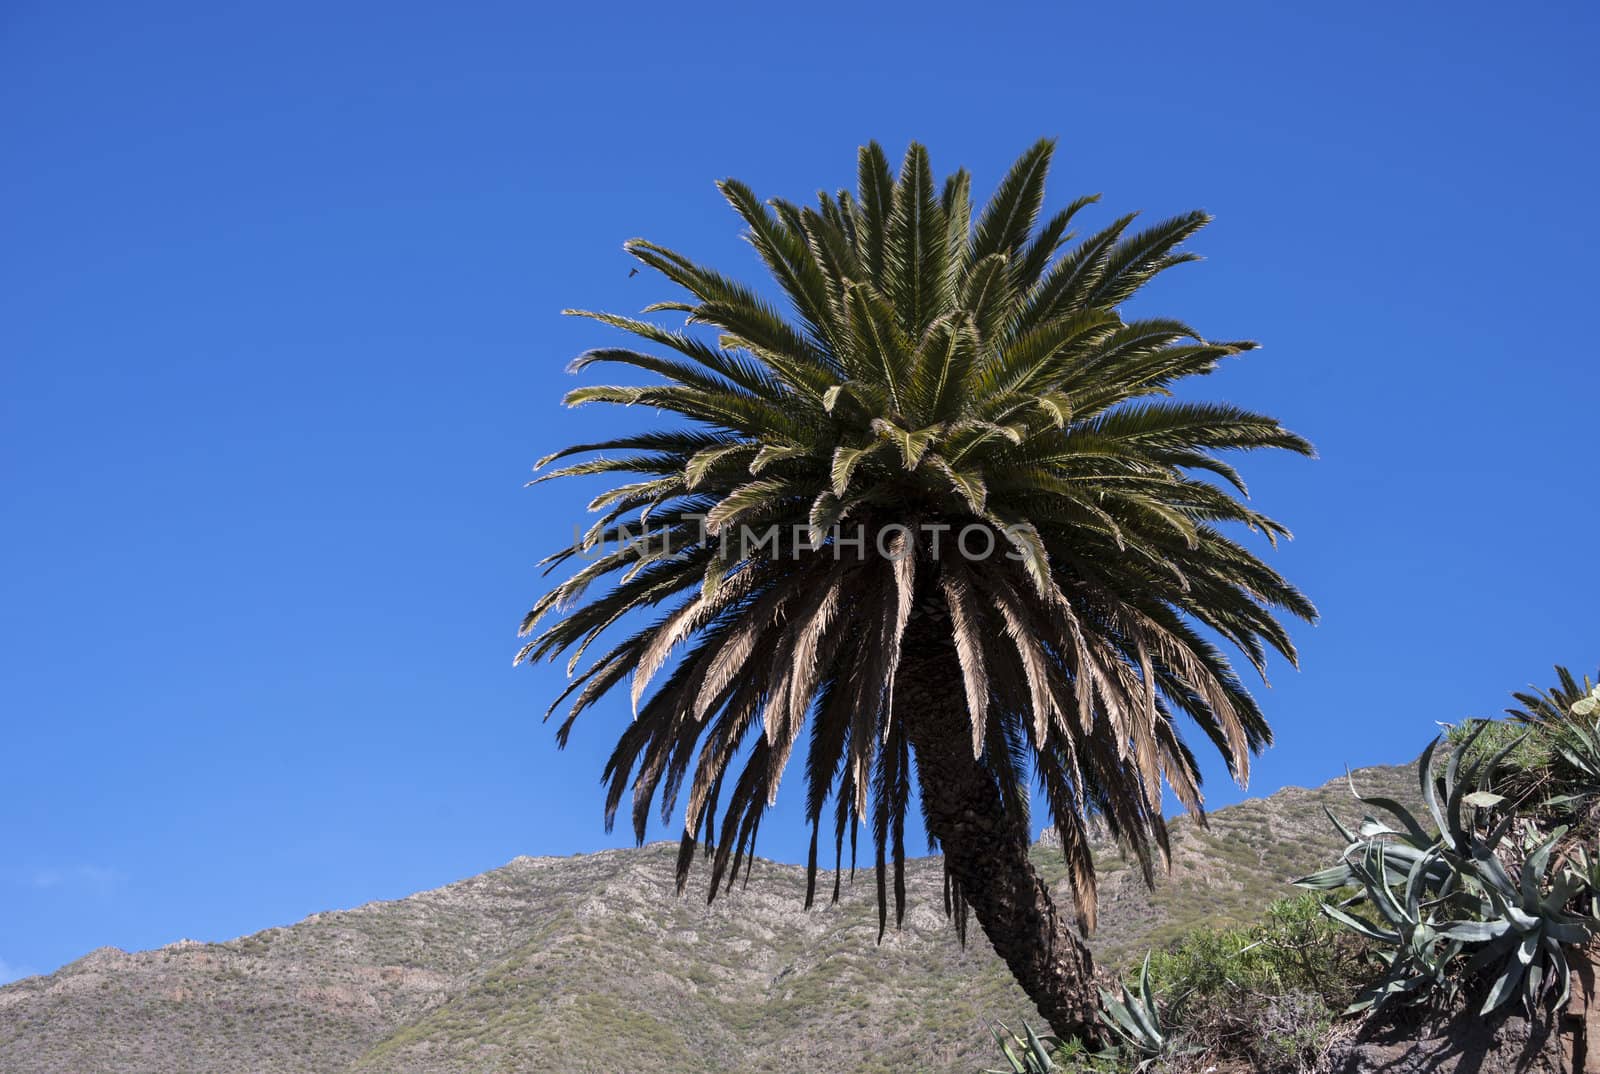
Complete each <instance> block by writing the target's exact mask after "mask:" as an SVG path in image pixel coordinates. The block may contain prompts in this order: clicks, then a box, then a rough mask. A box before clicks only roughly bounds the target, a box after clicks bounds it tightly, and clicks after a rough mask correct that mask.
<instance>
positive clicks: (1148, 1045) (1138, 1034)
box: [1100, 953, 1198, 1070]
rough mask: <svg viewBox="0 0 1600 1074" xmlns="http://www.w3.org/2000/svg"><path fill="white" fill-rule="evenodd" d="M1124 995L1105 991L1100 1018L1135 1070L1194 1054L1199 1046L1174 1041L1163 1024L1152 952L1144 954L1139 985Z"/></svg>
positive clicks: (1126, 991)
mask: <svg viewBox="0 0 1600 1074" xmlns="http://www.w3.org/2000/svg"><path fill="white" fill-rule="evenodd" d="M1121 991H1122V994H1121V996H1120V997H1118V996H1114V995H1112V994H1111V993H1110V992H1107V991H1104V990H1102V991H1101V993H1100V1021H1101V1023H1102V1024H1104V1025H1105V1027H1106V1028H1107V1029H1108V1030H1110V1031H1111V1035H1112V1037H1113V1038H1114V1039H1115V1040H1116V1041H1117V1043H1118V1045H1119V1047H1120V1048H1121V1050H1122V1052H1123V1053H1124V1054H1125V1055H1126V1056H1128V1057H1131V1058H1132V1059H1133V1061H1134V1069H1135V1070H1144V1069H1145V1068H1147V1067H1149V1066H1151V1065H1152V1064H1154V1063H1155V1062H1156V1061H1157V1060H1160V1059H1164V1058H1172V1057H1176V1056H1180V1055H1192V1054H1194V1053H1195V1052H1196V1051H1197V1050H1198V1049H1194V1048H1185V1047H1181V1046H1179V1045H1178V1044H1177V1043H1176V1042H1174V1041H1173V1039H1172V1037H1171V1035H1170V1034H1169V1032H1168V1031H1167V1029H1166V1027H1165V1026H1163V1025H1162V1019H1161V1008H1160V1007H1159V1006H1158V1004H1157V1003H1156V994H1155V989H1154V988H1152V987H1151V984H1150V955H1149V954H1148V953H1146V955H1145V956H1144V965H1143V966H1142V967H1140V970H1139V981H1138V984H1137V986H1136V987H1133V988H1129V987H1128V985H1127V984H1126V983H1123V984H1122V986H1121Z"/></svg>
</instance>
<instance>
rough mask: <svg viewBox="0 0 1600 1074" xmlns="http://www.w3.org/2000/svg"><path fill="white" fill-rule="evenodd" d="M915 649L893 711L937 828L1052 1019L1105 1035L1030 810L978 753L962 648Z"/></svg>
mask: <svg viewBox="0 0 1600 1074" xmlns="http://www.w3.org/2000/svg"><path fill="white" fill-rule="evenodd" d="M908 640H909V639H908ZM907 649H908V651H907V653H906V657H907V659H906V661H905V662H904V663H903V664H902V665H901V667H900V670H899V672H898V674H897V675H896V676H895V691H894V714H895V715H894V718H895V719H897V720H904V721H905V726H906V732H907V734H908V735H909V737H910V740H911V748H912V750H913V751H914V753H915V755H916V762H917V781H918V785H919V788H920V790H921V794H922V811H923V818H924V821H925V823H926V825H927V828H928V832H929V834H930V835H932V836H933V837H934V838H936V839H938V840H939V845H940V846H941V847H942V848H943V850H944V856H945V866H946V868H947V869H948V870H949V872H950V875H951V877H952V878H953V879H954V880H955V881H956V883H957V884H958V885H959V886H960V891H961V894H962V896H963V897H964V898H965V899H966V902H967V905H968V906H969V907H970V909H971V910H972V913H973V915H974V916H975V917H976V918H977V919H978V924H979V925H980V926H982V928H983V932H984V935H985V936H987V937H988V938H989V942H990V943H991V944H992V945H993V946H994V950H995V953H996V954H998V955H999V956H1000V957H1001V958H1002V959H1003V960H1004V961H1005V964H1006V965H1007V966H1008V967H1010V969H1011V974H1012V976H1013V977H1015V978H1016V980H1017V983H1018V984H1019V985H1021V986H1022V990H1023V991H1024V992H1026V993H1027V994H1028V998H1029V999H1031V1000H1032V1001H1033V1003H1034V1006H1036V1007H1038V1009H1039V1013H1040V1014H1041V1015H1043V1016H1044V1018H1045V1020H1046V1021H1047V1022H1049V1023H1050V1028H1051V1029H1052V1030H1053V1031H1054V1032H1055V1033H1056V1034H1057V1035H1058V1036H1061V1037H1063V1038H1066V1037H1070V1036H1079V1037H1086V1038H1089V1039H1091V1040H1092V1039H1097V1038H1098V1036H1099V1029H1098V1021H1097V1018H1096V1010H1097V1004H1096V1000H1095V984H1094V961H1093V959H1092V957H1091V956H1090V954H1089V949H1088V948H1087V947H1086V946H1084V944H1083V942H1082V941H1081V940H1080V939H1078V937H1077V936H1076V935H1075V934H1074V932H1073V931H1072V930H1071V929H1070V928H1069V927H1068V925H1067V923H1066V922H1065V921H1064V920H1062V918H1061V917H1060V916H1059V915H1058V914H1057V913H1056V907H1055V901H1054V900H1053V899H1052V898H1051V897H1050V889H1049V888H1048V887H1047V886H1045V883H1044V881H1042V880H1040V879H1039V876H1038V874H1037V873H1035V872H1034V870H1033V865H1032V863H1031V862H1030V861H1029V859H1028V850H1029V847H1030V845H1031V843H1032V839H1031V833H1030V832H1029V830H1028V819H1027V817H1026V816H1025V815H1019V814H1018V813H1017V812H1016V811H1015V810H1009V811H1008V810H1007V809H1006V808H1005V804H1004V799H1003V798H1002V796H1001V793H1000V789H999V787H998V786H997V785H996V783H995V781H994V779H993V778H992V777H991V776H990V774H989V772H988V771H987V770H986V769H985V768H984V767H983V765H982V764H981V763H979V762H978V761H976V760H974V759H973V756H972V732H971V724H970V723H969V721H968V718H967V711H966V705H965V701H964V698H965V694H964V692H963V688H962V682H961V677H960V675H961V673H960V669H959V666H958V665H957V664H956V663H955V655H954V652H953V651H952V650H951V649H950V648H948V647H936V648H934V650H933V652H931V653H930V652H929V651H928V650H927V649H926V648H924V647H923V646H915V647H913V646H909V645H908V646H907ZM919 657H920V659H919Z"/></svg>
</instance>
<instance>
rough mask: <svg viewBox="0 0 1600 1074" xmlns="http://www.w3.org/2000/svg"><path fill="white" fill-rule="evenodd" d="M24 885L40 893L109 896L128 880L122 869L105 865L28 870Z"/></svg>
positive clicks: (24, 873) (23, 877) (25, 874)
mask: <svg viewBox="0 0 1600 1074" xmlns="http://www.w3.org/2000/svg"><path fill="white" fill-rule="evenodd" d="M22 880H23V883H25V884H27V885H28V886H29V887H32V888H38V889H39V890H40V891H52V890H57V889H62V890H79V891H90V892H93V893H94V894H96V895H109V894H110V893H111V892H113V891H115V890H116V889H117V888H120V887H122V885H123V884H125V883H126V882H127V880H128V878H127V876H126V875H125V874H124V873H123V872H122V871H121V870H120V869H109V868H106V867H105V866H103V865H69V866H65V867H60V868H58V867H49V868H36V869H28V870H25V871H24V872H23V875H22Z"/></svg>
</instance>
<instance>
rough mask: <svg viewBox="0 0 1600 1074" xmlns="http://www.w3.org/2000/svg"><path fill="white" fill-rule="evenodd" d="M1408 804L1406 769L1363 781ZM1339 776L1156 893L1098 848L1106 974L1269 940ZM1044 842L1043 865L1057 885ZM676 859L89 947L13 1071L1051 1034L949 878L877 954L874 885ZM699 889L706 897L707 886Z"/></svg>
mask: <svg viewBox="0 0 1600 1074" xmlns="http://www.w3.org/2000/svg"><path fill="white" fill-rule="evenodd" d="M1355 779H1356V782H1357V785H1358V786H1359V787H1360V788H1361V790H1362V792H1363V793H1379V794H1387V795H1390V796H1393V797H1398V798H1401V799H1406V800H1411V799H1414V798H1415V794H1416V777H1415V774H1414V770H1413V769H1412V768H1410V767H1404V766H1402V767H1392V768H1368V769H1362V770H1360V771H1358V772H1357V773H1356V774H1355ZM1324 806H1327V807H1330V808H1332V809H1333V810H1334V811H1335V812H1337V813H1339V814H1341V815H1342V816H1345V817H1349V816H1351V815H1359V812H1360V806H1359V804H1358V803H1356V802H1354V801H1352V800H1351V798H1350V794H1349V790H1348V788H1347V786H1346V784H1345V781H1344V779H1343V778H1340V779H1338V780H1335V781H1333V782H1331V783H1329V784H1327V785H1325V786H1323V787H1321V788H1318V789H1316V790H1305V789H1301V788H1287V789H1285V790H1282V791H1279V792H1278V793H1277V794H1274V795H1272V796H1271V797H1269V798H1264V799H1255V800H1251V801H1247V802H1243V803H1241V804H1239V805H1235V806H1230V807H1228V808H1226V809H1221V810H1218V811H1217V812H1216V813H1213V814H1212V815H1211V817H1210V822H1209V825H1208V826H1206V827H1201V826H1199V825H1197V824H1195V823H1193V822H1191V821H1189V820H1179V821H1177V822H1176V823H1175V824H1173V826H1172V871H1171V873H1170V874H1168V875H1164V876H1161V877H1159V878H1158V882H1157V886H1156V888H1155V890H1154V891H1149V890H1147V889H1146V888H1145V887H1144V884H1143V882H1142V880H1141V879H1140V878H1139V876H1138V870H1137V869H1130V868H1129V867H1128V866H1127V864H1126V863H1124V862H1123V861H1122V860H1121V859H1120V858H1119V857H1118V856H1117V854H1116V853H1115V851H1114V849H1112V848H1110V847H1107V848H1103V850H1102V852H1101V853H1100V854H1099V855H1098V857H1099V859H1100V865H1101V868H1102V876H1103V878H1104V879H1103V882H1102V888H1101V910H1100V928H1099V930H1098V931H1097V932H1096V934H1095V936H1094V937H1093V938H1092V943H1093V946H1094V948H1095V950H1096V953H1097V955H1098V957H1099V958H1100V959H1101V961H1102V962H1104V963H1107V964H1109V965H1126V964H1127V963H1129V962H1130V961H1131V960H1133V959H1135V958H1137V957H1138V956H1139V955H1140V954H1142V952H1143V950H1144V948H1145V947H1146V946H1147V945H1150V944H1160V943H1163V942H1165V941H1168V940H1170V939H1172V938H1173V937H1175V936H1177V935H1179V934H1181V933H1182V932H1183V931H1185V930H1187V929H1189V928H1193V927H1194V926H1196V925H1200V924H1205V923H1224V922H1226V923H1243V922H1248V921H1250V920H1252V919H1253V918H1254V917H1255V915H1256V914H1257V913H1258V912H1259V910H1260V909H1261V908H1262V907H1263V906H1265V905H1266V904H1267V903H1269V902H1271V901H1272V900H1273V899H1275V898H1278V897H1281V896H1284V895H1288V894H1291V893H1292V890H1293V889H1290V888H1288V887H1287V886H1286V884H1285V882H1286V881H1287V880H1289V879H1291V878H1292V877H1294V876H1296V875H1300V874H1302V873H1304V872H1308V871H1310V870H1311V869H1313V868H1315V867H1317V866H1319V865H1320V864H1322V863H1324V862H1326V861H1327V860H1329V858H1330V856H1331V855H1332V854H1333V853H1335V852H1336V851H1337V849H1338V839H1337V836H1336V835H1335V834H1334V832H1333V830H1332V827H1331V825H1329V823H1328V821H1327V818H1326V817H1325V816H1324V815H1323V807H1324ZM1049 843H1050V839H1049V836H1048V833H1047V835H1046V839H1045V840H1043V841H1042V842H1041V845H1040V846H1038V847H1037V848H1036V850H1035V856H1036V860H1037V861H1038V863H1039V865H1040V867H1041V869H1043V870H1044V872H1045V875H1046V877H1047V878H1048V879H1049V880H1050V882H1051V883H1052V884H1053V885H1057V886H1059V885H1060V884H1061V883H1062V880H1063V878H1064V876H1065V869H1064V867H1063V866H1062V865H1061V863H1060V859H1059V857H1058V856H1057V855H1056V854H1055V853H1054V852H1053V851H1052V848H1051V846H1050V845H1049ZM675 853H676V848H675V847H673V846H670V845H668V844H652V845H650V846H646V847H643V848H640V849H638V850H613V851H605V852H602V853H598V854H587V855H579V856H575V857H570V858H518V859H516V860H515V861H512V862H510V863H509V864H507V865H505V866H503V867H501V868H499V869H494V870H491V871H490V872H487V873H484V874H482V875H481V876H475V877H472V878H471V879H468V880H462V881H460V882H458V883H455V884H450V885H448V886H446V887H442V888H439V889H437V890H434V891H425V892H421V893H419V894H416V895H412V896H410V897H409V898H405V899H400V900H398V901H394V902H376V903H370V904H368V905H366V906H362V907H358V908H357V909H354V910H343V911H334V912H329V913H322V914H314V915H312V916H311V917H309V918H307V919H305V920H304V921H302V922H300V923H299V924H296V925H292V926H289V927H287V928H275V929H268V930H267V931H265V932H259V933H256V934H255V935H253V936H246V937H244V938H242V939H237V940H230V941H229V942H227V943H217V944H208V943H197V942H194V941H189V940H185V941H180V942H178V943H175V944H170V945H168V946H166V947H163V948H160V949H158V950H154V951H141V952H135V953H131V954H130V953H126V952H123V951H119V950H117V949H115V948H101V949H100V950H97V951H93V952H91V953H90V954H88V955H86V956H85V957H83V958H81V959H79V960H78V961H77V962H74V963H72V964H70V965H68V966H65V967H63V968H62V969H60V970H58V971H57V972H55V973H53V974H50V975H49V976H44V977H32V978H28V979H26V980H22V981H18V982H15V983H13V984H10V985H7V986H5V987H4V988H0V1070H3V1071H6V1072H7V1074H102V1072H104V1074H468V1072H470V1074H500V1072H512V1071H516V1072H524V1071H573V1072H580V1071H594V1072H606V1074H611V1072H616V1071H648V1072H651V1074H669V1072H680V1071H681V1072H686V1074H687V1072H695V1074H702V1072H706V1071H740V1072H760V1071H770V1072H778V1071H807V1072H809V1071H882V1072H889V1071H905V1070H926V1071H952V1072H961V1074H972V1072H973V1071H975V1070H976V1069H978V1068H979V1066H981V1065H985V1064H988V1063H990V1062H991V1061H992V1059H993V1054H992V1050H991V1046H990V1043H989V1041H988V1037H987V1034H986V1032H985V1026H986V1025H987V1024H988V1023H989V1021H990V1020H991V1019H994V1018H1001V1019H1004V1020H1006V1021H1008V1022H1010V1023H1011V1024H1012V1025H1016V1024H1017V1023H1018V1022H1020V1021H1021V1020H1022V1019H1024V1018H1027V1019H1028V1020H1029V1021H1031V1022H1034V1023H1036V1024H1037V1022H1038V1019H1037V1017H1036V1016H1035V1015H1034V1014H1033V1013H1032V1011H1031V1009H1030V1007H1029V1005H1028V1003H1027V1001H1026V999H1025V998H1024V997H1023V995H1022V994H1021V992H1020V991H1018V989H1017V988H1016V986H1015V985H1014V984H1012V982H1011V980H1010V979H1009V977H1008V976H1007V975H1006V972H1005V969H1004V967H1003V966H1002V965H1001V964H1000V962H999V961H998V959H996V958H995V957H994V955H993V954H992V953H991V952H990V951H989V949H988V948H987V945H986V944H985V943H984V941H983V938H982V935H981V933H979V932H978V930H977V929H976V928H974V930H973V943H972V945H971V946H969V947H968V948H967V949H965V950H963V949H962V948H961V947H960V946H959V945H958V943H957V942H956V939H955V936H954V934H953V931H952V930H951V928H950V926H949V925H948V924H947V922H946V921H945V919H944V913H943V896H942V887H941V871H940V868H939V862H938V859H936V858H924V859H919V860H917V861H915V862H913V863H911V864H910V866H909V868H908V876H907V889H908V909H907V914H906V921H905V925H904V927H903V928H902V929H900V930H899V931H895V930H894V929H893V928H891V929H890V931H889V934H888V936H887V937H886V938H885V939H884V941H883V943H881V944H879V943H877V942H876V937H877V912H876V909H875V904H874V901H873V889H874V885H873V882H872V876H871V872H870V870H867V871H866V872H864V873H863V874H861V875H858V877H857V878H856V881H855V883H854V884H853V885H852V884H850V883H849V882H846V884H845V885H844V895H843V898H842V899H841V902H840V904H839V905H838V906H829V905H827V904H826V902H825V901H823V902H821V904H820V905H819V906H818V907H817V908H815V909H813V910H810V911H807V910H804V909H803V908H802V902H803V896H804V892H805V880H804V870H803V869H801V868H799V867H797V866H790V865H780V864H776V863H773V862H767V861H762V860H758V861H757V862H756V863H755V865H754V868H753V869H752V871H751V875H750V878H749V883H748V885H747V886H746V887H744V888H743V889H736V890H735V891H734V892H732V893H731V894H728V895H724V896H722V897H720V898H719V899H718V900H717V902H716V903H715V904H713V905H712V906H710V907H708V906H706V904H705V902H704V900H703V899H702V898H697V897H694V896H692V895H690V896H686V897H684V898H677V897H675V896H674V895H673V894H672V872H673V862H674V857H675ZM702 879H703V877H702Z"/></svg>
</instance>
